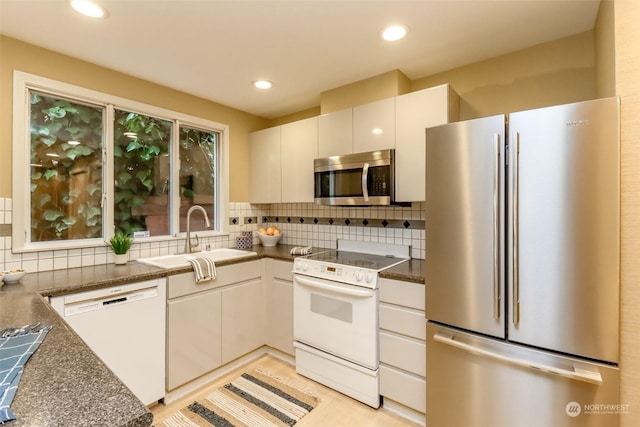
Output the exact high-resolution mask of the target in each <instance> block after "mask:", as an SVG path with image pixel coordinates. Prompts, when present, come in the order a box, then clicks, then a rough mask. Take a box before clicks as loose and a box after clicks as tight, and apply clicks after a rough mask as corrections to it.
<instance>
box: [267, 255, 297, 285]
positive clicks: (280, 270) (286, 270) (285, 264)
mask: <svg viewBox="0 0 640 427" xmlns="http://www.w3.org/2000/svg"><path fill="white" fill-rule="evenodd" d="M271 271H272V273H273V274H272V276H273V278H277V279H283V280H286V281H288V282H293V262H289V261H279V260H275V259H274V260H271Z"/></svg>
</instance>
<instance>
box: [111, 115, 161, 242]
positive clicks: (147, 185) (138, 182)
mask: <svg viewBox="0 0 640 427" xmlns="http://www.w3.org/2000/svg"><path fill="white" fill-rule="evenodd" d="M171 127H172V122H170V121H166V120H161V119H157V118H154V117H149V116H146V115H143V114H138V113H132V112H128V111H122V110H115V124H114V151H113V155H114V158H115V159H114V175H113V176H114V179H115V188H114V222H115V229H116V231H122V232H124V233H126V234H129V235H132V234H133V232H134V231H142V230H146V231H149V233H150V235H151V236H159V235H168V234H169V184H170V180H169V146H170V141H171Z"/></svg>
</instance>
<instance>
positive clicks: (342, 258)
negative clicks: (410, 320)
mask: <svg viewBox="0 0 640 427" xmlns="http://www.w3.org/2000/svg"><path fill="white" fill-rule="evenodd" d="M409 251H410V248H409V246H405V245H392V244H386V243H373V242H356V241H350V240H338V249H337V250H328V251H324V252H320V253H317V254H312V255H308V256H304V257H299V258H296V259H295V260H294V263H293V316H294V323H293V325H294V326H293V334H294V339H295V342H294V346H295V352H296V371H297V372H298V373H299V374H301V375H304V376H306V377H308V378H311V379H313V380H315V381H318V382H319V383H321V384H324V385H326V386H328V387H331V388H333V389H335V390H337V391H340V392H342V393H344V394H346V395H348V396H351V397H353V398H354V399H357V400H359V401H361V402H363V403H366V404H367V405H369V406H372V407H374V408H377V407H379V406H380V394H379V386H378V365H379V354H378V353H379V351H378V272H380V271H382V270H385V269H387V268H390V267H393V266H395V265H397V264H400V263H402V262H406V261H408V260H409V258H410V256H409Z"/></svg>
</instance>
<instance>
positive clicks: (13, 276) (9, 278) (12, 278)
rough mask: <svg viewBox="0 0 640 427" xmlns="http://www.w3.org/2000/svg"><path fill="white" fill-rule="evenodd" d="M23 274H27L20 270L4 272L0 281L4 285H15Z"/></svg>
mask: <svg viewBox="0 0 640 427" xmlns="http://www.w3.org/2000/svg"><path fill="white" fill-rule="evenodd" d="M25 274H27V272H26V271H25V270H22V269H17V270H11V271H5V272H4V273H3V275H2V280H3V281H4V283H17V282H19V281H20V279H22V278H23V277H24V275H25Z"/></svg>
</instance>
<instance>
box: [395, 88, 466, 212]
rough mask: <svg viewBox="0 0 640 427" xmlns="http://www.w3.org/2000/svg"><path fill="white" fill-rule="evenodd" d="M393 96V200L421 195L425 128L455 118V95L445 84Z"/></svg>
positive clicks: (418, 198) (420, 199)
mask: <svg viewBox="0 0 640 427" xmlns="http://www.w3.org/2000/svg"><path fill="white" fill-rule="evenodd" d="M395 99H396V112H395V122H396V129H395V137H396V138H395V144H396V145H395V147H396V201H398V202H416V201H424V199H425V190H424V187H425V156H426V153H425V129H426V128H428V127H432V126H437V125H441V124H445V123H449V122H453V121H456V120H458V115H459V104H460V101H459V98H458V95H457V94H456V93H455V92H454V91H453V89H451V87H450V86H449V85H448V84H445V85H441V86H436V87H433V88H429V89H424V90H420V91H416V92H411V93H408V94H406V95H401V96H398V97H396V98H395Z"/></svg>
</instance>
